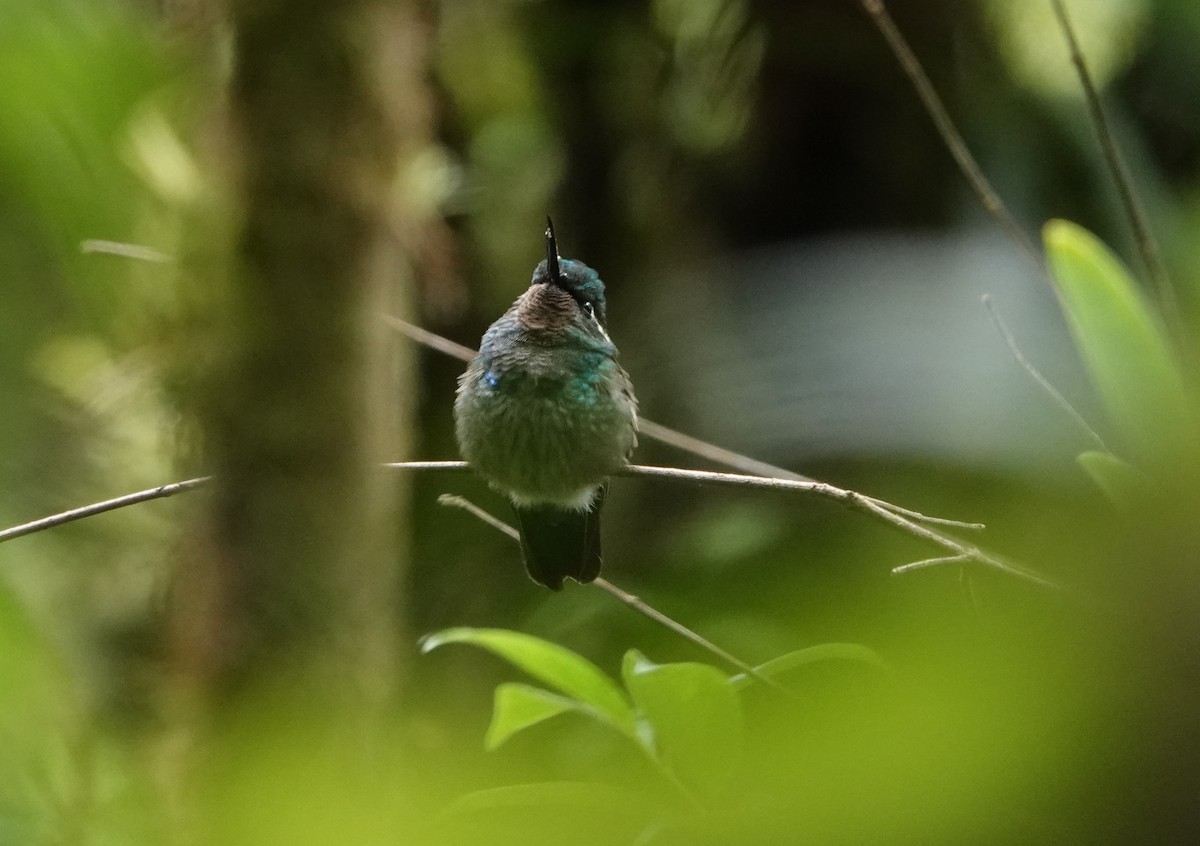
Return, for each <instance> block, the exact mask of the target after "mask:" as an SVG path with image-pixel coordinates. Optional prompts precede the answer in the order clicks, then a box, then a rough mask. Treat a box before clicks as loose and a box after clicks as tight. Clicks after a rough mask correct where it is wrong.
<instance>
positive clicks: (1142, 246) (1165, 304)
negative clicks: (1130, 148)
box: [1050, 0, 1179, 329]
mask: <svg viewBox="0 0 1200 846" xmlns="http://www.w3.org/2000/svg"><path fill="white" fill-rule="evenodd" d="M1050 5H1051V6H1052V7H1053V8H1054V15H1055V17H1057V18H1058V25H1059V27H1060V28H1061V29H1062V32H1063V36H1064V37H1065V38H1066V40H1067V48H1068V49H1069V50H1070V52H1071V62H1072V64H1074V65H1075V71H1076V72H1077V73H1078V74H1079V84H1080V86H1081V87H1082V88H1083V93H1084V96H1085V97H1086V99H1087V104H1088V111H1089V112H1090V113H1091V116H1092V123H1093V124H1094V125H1095V127H1096V137H1097V139H1098V140H1099V142H1100V149H1101V151H1102V152H1103V153H1104V160H1105V162H1106V163H1107V165H1108V170H1109V173H1110V174H1111V175H1112V179H1113V182H1115V183H1116V185H1117V191H1118V192H1119V193H1120V195H1121V204H1122V205H1123V206H1124V207H1125V216H1126V217H1127V218H1129V225H1130V226H1131V227H1132V228H1133V236H1134V240H1135V241H1137V246H1138V252H1139V253H1140V254H1141V257H1142V263H1143V264H1144V265H1145V266H1146V272H1147V273H1148V274H1149V275H1150V278H1151V279H1152V280H1153V282H1154V287H1155V289H1156V290H1157V292H1158V298H1159V301H1160V303H1161V304H1162V308H1163V312H1164V313H1165V314H1167V315H1168V316H1169V319H1170V320H1171V321H1172V322H1173V323H1174V328H1176V329H1178V328H1179V327H1178V321H1179V302H1178V300H1177V299H1176V296H1175V289H1174V287H1173V286H1172V284H1171V278H1170V276H1169V275H1168V274H1167V270H1166V268H1165V267H1164V266H1163V263H1162V257H1161V256H1160V255H1159V251H1158V242H1157V241H1156V240H1155V238H1154V234H1153V233H1152V232H1151V231H1150V226H1149V224H1148V223H1147V222H1146V212H1145V209H1144V208H1143V207H1142V202H1141V199H1140V198H1139V197H1138V194H1137V191H1136V189H1135V188H1134V186H1133V179H1132V178H1131V177H1130V175H1129V168H1128V167H1127V166H1126V164H1125V160H1124V158H1123V157H1122V156H1121V151H1120V150H1119V149H1118V147H1117V142H1116V140H1115V139H1114V137H1113V133H1112V128H1111V127H1110V125H1109V122H1108V115H1107V114H1106V113H1105V111H1104V104H1103V103H1101V102H1100V95H1099V93H1098V92H1097V91H1096V85H1095V83H1094V82H1093V81H1092V75H1091V72H1090V71H1089V70H1088V66H1087V61H1086V60H1085V59H1084V57H1083V52H1082V51H1081V50H1080V49H1079V42H1078V40H1076V38H1075V29H1074V27H1072V26H1071V21H1070V19H1069V18H1068V17H1067V10H1066V7H1065V6H1064V5H1063V2H1062V0H1050Z"/></svg>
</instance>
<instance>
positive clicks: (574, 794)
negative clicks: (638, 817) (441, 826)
mask: <svg viewBox="0 0 1200 846" xmlns="http://www.w3.org/2000/svg"><path fill="white" fill-rule="evenodd" d="M644 804H645V802H644V800H643V799H642V797H641V796H640V795H639V794H636V793H634V792H632V791H630V790H624V789H622V788H619V787H614V786H613V785H611V784H600V783H596V782H586V781H548V782H537V783H534V784H514V785H510V786H506V787H494V788H491V789H489V790H477V791H475V792H474V793H468V794H466V795H465V796H460V797H459V798H457V799H455V800H454V802H452V803H451V804H450V805H448V806H447V807H446V809H445V811H444V813H445V814H468V813H480V812H483V811H495V810H500V809H508V808H537V807H543V806H546V805H559V806H573V807H577V808H591V809H598V810H605V809H612V808H615V807H637V806H644Z"/></svg>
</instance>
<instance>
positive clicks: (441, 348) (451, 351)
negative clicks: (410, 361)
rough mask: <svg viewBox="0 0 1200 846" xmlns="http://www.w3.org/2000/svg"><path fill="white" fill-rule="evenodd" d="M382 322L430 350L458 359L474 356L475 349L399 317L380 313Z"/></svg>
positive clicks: (462, 359)
mask: <svg viewBox="0 0 1200 846" xmlns="http://www.w3.org/2000/svg"><path fill="white" fill-rule="evenodd" d="M380 317H382V318H383V321H384V323H386V324H387V325H388V326H391V327H392V328H393V329H395V330H396V331H397V332H400V333H401V334H402V335H407V336H408V337H410V338H412V339H413V340H414V341H416V342H417V343H418V344H423V345H425V346H427V347H429V348H430V349H432V350H437V351H438V352H440V353H445V354H446V355H448V356H450V357H451V358H457V359H458V360H459V361H470V360H471V359H473V358H474V357H475V350H473V349H471V348H470V347H464V346H463V345H462V344H456V343H455V342H454V341H451V340H450V339H449V338H443V337H442V336H441V335H438V334H436V333H434V332H430V331H429V330H428V329H422V328H421V327H420V326H417V325H416V324H415V323H409V322H408V321H407V320H401V319H400V318H399V317H393V316H392V315H390V314H382V315H380Z"/></svg>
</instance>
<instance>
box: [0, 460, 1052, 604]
mask: <svg viewBox="0 0 1200 846" xmlns="http://www.w3.org/2000/svg"><path fill="white" fill-rule="evenodd" d="M383 466H384V467H385V468H388V469H394V470H417V471H422V470H442V471H465V470H468V469H469V468H468V466H467V462H465V461H397V462H392V463H388V464H384V465H383ZM614 475H616V476H639V477H653V478H660V479H673V480H677V481H690V482H697V483H700V484H711V485H723V486H727V487H740V488H755V489H758V490H774V491H793V492H802V493H811V494H815V495H817V496H821V497H824V498H826V499H832V500H834V501H835V502H840V503H841V504H843V505H845V506H847V507H849V508H852V509H854V510H856V511H861V512H862V513H864V514H868V515H870V516H873V517H875V518H876V519H878V520H882V521H883V522H885V523H887V524H889V525H890V526H892V527H893V528H896V529H899V530H900V531H902V532H905V533H907V534H910V535H913V536H914V537H916V538H918V539H920V540H923V541H925V542H927V543H930V544H932V545H934V546H938V547H941V548H942V549H946V550H949V551H950V552H952V553H953V554H955V555H961V556H963V557H964V558H967V559H970V560H971V561H975V562H976V563H979V564H983V565H985V566H987V567H991V568H993V569H996V570H1000V571H1002V572H1005V573H1008V574H1009V575H1013V576H1017V577H1019V578H1022V579H1026V580H1028V581H1031V582H1033V583H1035V584H1039V585H1042V586H1044V587H1053V588H1058V587H1060V585H1058V584H1057V583H1056V582H1054V581H1052V580H1050V579H1048V578H1046V577H1045V576H1042V575H1040V574H1038V573H1035V572H1033V571H1032V570H1027V569H1025V568H1023V567H1018V566H1016V565H1014V564H1009V563H1007V562H1005V561H1001V560H1000V559H999V558H997V557H995V556H993V555H989V554H988V553H986V552H984V551H983V550H981V549H979V548H978V547H975V546H971V545H969V544H965V543H963V542H961V541H959V540H956V539H955V538H952V537H950V536H949V535H943V534H941V533H940V532H936V531H934V530H933V529H930V528H929V527H927V526H923V525H921V524H920V523H917V522H915V521H913V520H911V519H909V518H907V517H904V516H902V515H900V514H897V513H896V512H894V511H891V510H889V509H887V508H884V507H883V506H881V505H879V504H878V503H877V502H876V501H875V500H873V499H871V498H870V497H866V496H863V495H862V494H860V493H857V492H855V491H851V490H847V489H845V488H839V487H837V486H836V485H830V484H828V483H826V482H812V481H797V480H794V479H773V478H764V477H762V476H744V475H740V474H736V473H718V472H715V471H711V470H685V469H682V468H678V467H654V466H648V465H642V464H631V465H628V466H626V467H624V468H622V469H621V470H618V471H617V472H616V473H615V474H614ZM211 478H212V477H211V476H204V477H201V478H197V479H188V480H186V481H183V482H175V483H173V484H169V485H161V486H159V487H157V488H150V489H148V490H144V491H139V492H137V493H132V494H126V495H125V496H120V497H116V498H115V499H108V500H104V501H103V502H97V503H93V504H92V505H86V506H84V507H82V508H74V509H71V510H70V511H64V512H62V513H61V514H54V515H51V516H49V517H43V518H41V519H40V520H34V521H32V522H30V523H24V524H22V525H20V526H14V527H12V528H10V529H6V530H4V531H0V542H3V541H6V540H12V539H13V538H17V537H21V536H22V535H28V534H32V533H33V532H38V531H42V530H43V529H50V528H54V527H55V526H61V525H64V524H66V523H72V522H74V521H76V520H82V519H83V518H85V517H91V516H93V515H95V514H102V513H104V512H106V511H113V510H115V509H118V508H124V507H125V506H127V505H136V504H138V503H141V502H147V501H149V500H152V499H161V498H163V497H168V496H173V495H175V494H178V493H183V492H185V491H190V490H193V489H195V488H198V487H200V486H201V485H203V484H206V483H207V482H208V481H210V480H211Z"/></svg>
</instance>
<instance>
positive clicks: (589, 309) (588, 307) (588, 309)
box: [581, 300, 596, 319]
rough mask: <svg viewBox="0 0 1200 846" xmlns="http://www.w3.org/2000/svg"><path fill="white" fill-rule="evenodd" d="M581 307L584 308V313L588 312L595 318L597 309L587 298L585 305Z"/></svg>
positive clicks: (587, 313) (589, 315) (588, 314)
mask: <svg viewBox="0 0 1200 846" xmlns="http://www.w3.org/2000/svg"><path fill="white" fill-rule="evenodd" d="M581 307H582V308H583V313H584V314H586V315H587V316H588V317H590V318H592V319H595V317H596V309H595V308H593V307H592V304H591V303H589V302H588V301H587V300H584V302H583V305H582V306H581Z"/></svg>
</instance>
